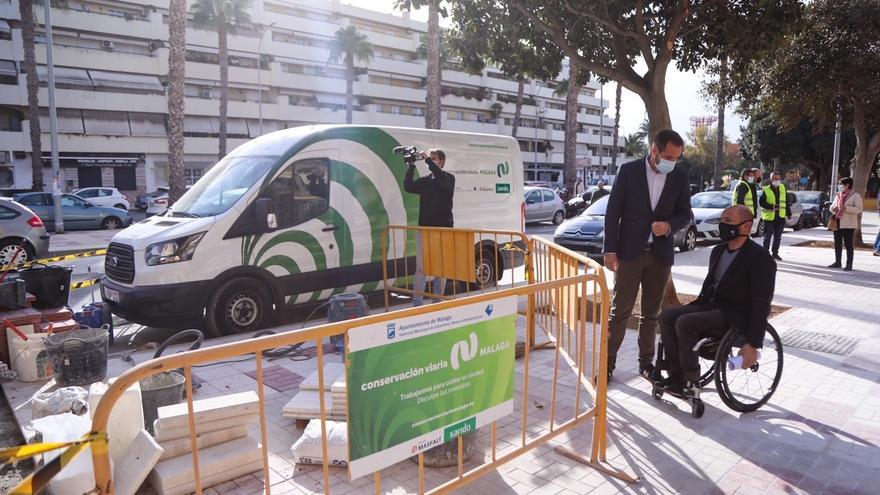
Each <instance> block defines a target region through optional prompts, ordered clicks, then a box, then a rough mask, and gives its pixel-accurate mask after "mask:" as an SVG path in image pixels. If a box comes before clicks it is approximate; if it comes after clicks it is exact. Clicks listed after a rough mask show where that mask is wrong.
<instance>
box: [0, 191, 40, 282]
mask: <svg viewBox="0 0 880 495" xmlns="http://www.w3.org/2000/svg"><path fill="white" fill-rule="evenodd" d="M22 241H24V244H23V245H22V250H21V251H20V252H18V255H16V251H18V246H19V245H20V244H22ZM48 252H49V233H48V232H46V226H45V225H44V224H43V221H42V220H40V217H39V216H37V214H36V213H34V212H33V211H32V210H31V209H30V208H28V207H27V206H24V205H22V204H19V203H16V202H15V201H13V200H11V199H6V198H2V199H0V265H9V264H11V263H13V262H15V263H24V262H25V261H31V260H35V259H39V258H41V257H43V256H45V255H46V253H48ZM13 257H14V258H13Z"/></svg>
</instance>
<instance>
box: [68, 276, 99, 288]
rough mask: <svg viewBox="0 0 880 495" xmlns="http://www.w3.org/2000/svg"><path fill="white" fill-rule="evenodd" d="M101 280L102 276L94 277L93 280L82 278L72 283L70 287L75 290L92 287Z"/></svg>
mask: <svg viewBox="0 0 880 495" xmlns="http://www.w3.org/2000/svg"><path fill="white" fill-rule="evenodd" d="M100 281H101V279H100V278H96V279H93V280H80V281H79V282H73V283H71V284H70V289H71V290H75V289H85V288H86V287H91V286H93V285H95V284H97V283H98V282H100Z"/></svg>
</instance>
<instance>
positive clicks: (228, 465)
mask: <svg viewBox="0 0 880 495" xmlns="http://www.w3.org/2000/svg"><path fill="white" fill-rule="evenodd" d="M261 465H262V447H261V445H260V443H259V442H257V441H256V440H254V439H253V438H250V437H244V438H239V439H237V440H233V441H231V442H225V443H222V444H219V445H215V446H213V447H209V448H207V449H204V450H201V451H200V452H199V473H200V475H201V480H202V487H203V488H204V487H207V486H209V485H212V484H217V483H222V482H224V481H227V480H231V479H235V478H237V477H239V476H242V475H244V474H247V473H251V472H254V471H256V470H259V469H260V467H261ZM150 484H151V485H152V486H153V488H154V489H155V490H156V491H157V492H158V493H160V494H163V495H182V494H184V493H190V492H192V491H193V490H194V489H195V480H194V477H193V466H192V456H191V454H184V455H181V456H178V457H175V458H172V459H168V460H165V461H161V462H159V463H158V464H156V467H155V469H153V472H152V473H150Z"/></svg>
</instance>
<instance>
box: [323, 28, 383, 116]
mask: <svg viewBox="0 0 880 495" xmlns="http://www.w3.org/2000/svg"><path fill="white" fill-rule="evenodd" d="M340 57H342V60H343V63H345V123H346V124H351V113H352V108H353V106H354V95H353V88H354V61H355V59H357V60H360V61H361V62H364V63H369V61H370V59H371V58H373V45H372V44H370V42H368V41H367V36H366V35H364V34H361V33H359V32H358V30H357V27H356V26H348V27H344V28H339V30H338V31H336V38H335V39H333V40H332V41H331V42H330V58H329V61H333V62H338V61H339V58H340Z"/></svg>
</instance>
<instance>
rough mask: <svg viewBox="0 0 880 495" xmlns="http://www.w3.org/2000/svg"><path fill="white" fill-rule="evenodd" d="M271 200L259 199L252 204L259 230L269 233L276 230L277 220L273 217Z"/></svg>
mask: <svg viewBox="0 0 880 495" xmlns="http://www.w3.org/2000/svg"><path fill="white" fill-rule="evenodd" d="M273 210H274V208H273V204H272V200H271V199H269V198H259V199H257V201H256V202H255V203H254V214H255V216H256V221H257V225H259V226H260V230H262V231H265V232H271V231H273V230H275V229H277V228H278V218H277V217H276V216H275V213H274V211H273Z"/></svg>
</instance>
